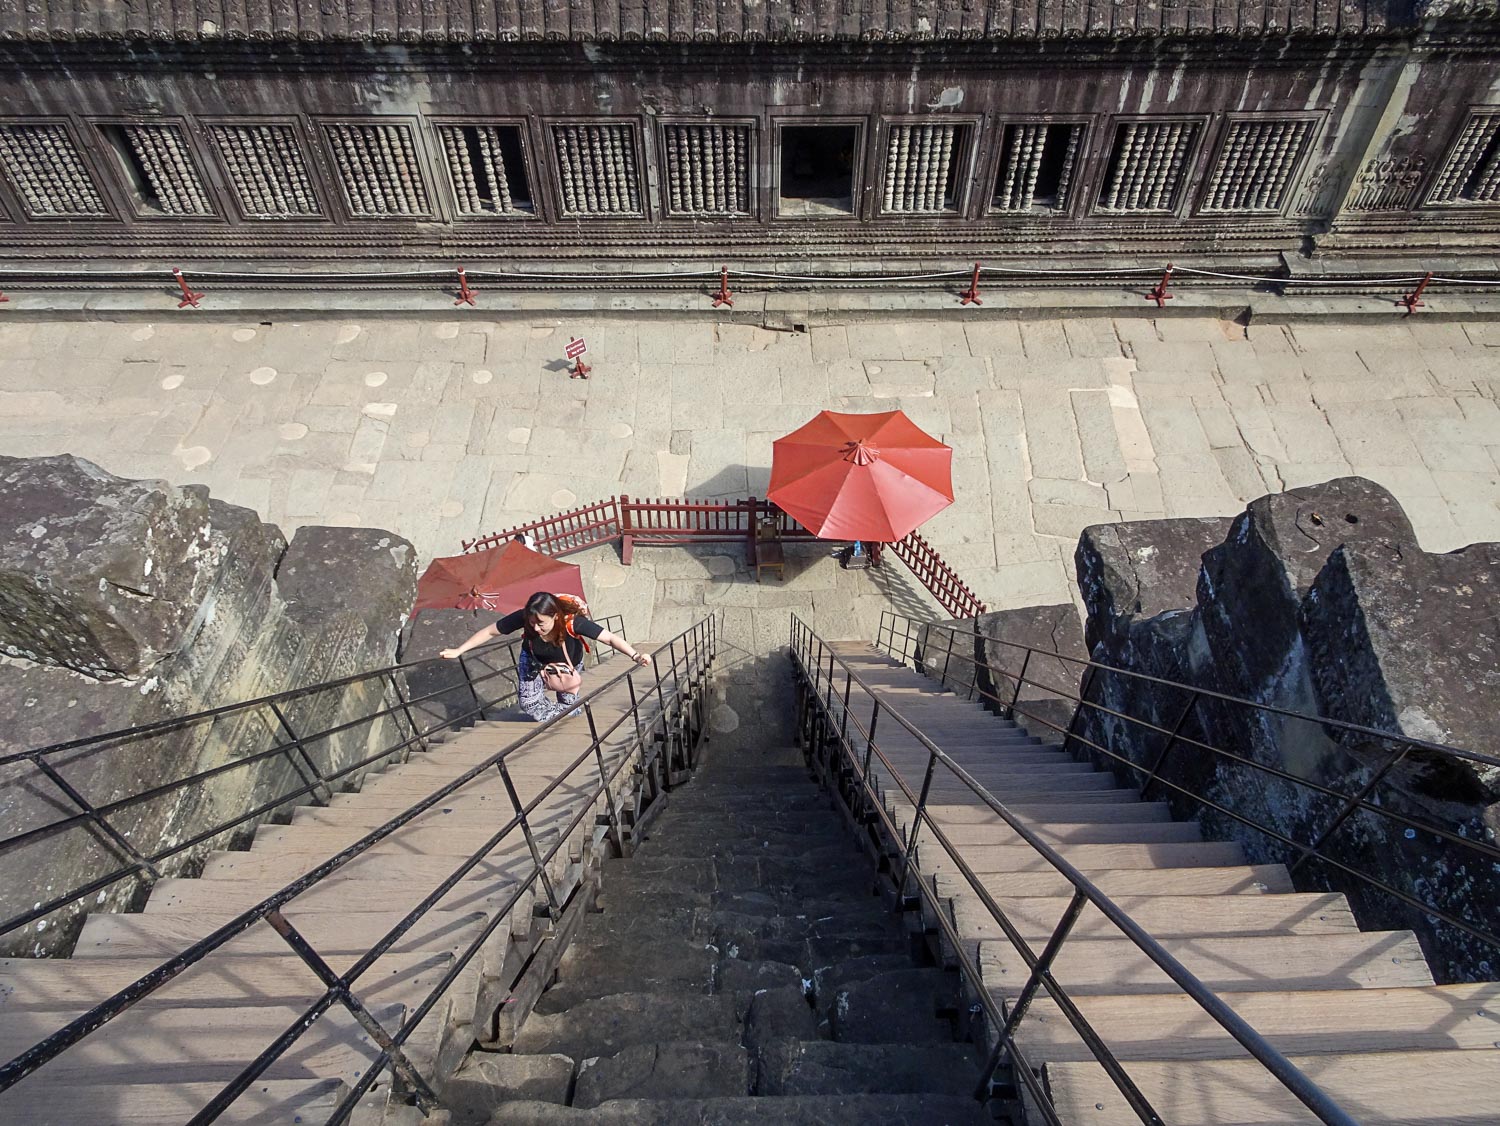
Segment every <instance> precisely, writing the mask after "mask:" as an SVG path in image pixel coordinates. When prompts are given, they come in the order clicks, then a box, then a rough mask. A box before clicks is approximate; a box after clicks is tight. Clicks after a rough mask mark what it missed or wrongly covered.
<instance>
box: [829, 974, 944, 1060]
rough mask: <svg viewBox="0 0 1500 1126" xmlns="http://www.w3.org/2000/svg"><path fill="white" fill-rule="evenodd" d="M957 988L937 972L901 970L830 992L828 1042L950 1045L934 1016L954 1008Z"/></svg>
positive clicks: (939, 1021)
mask: <svg viewBox="0 0 1500 1126" xmlns="http://www.w3.org/2000/svg"><path fill="white" fill-rule="evenodd" d="M956 991H957V983H956V981H955V979H954V977H953V976H952V975H950V974H947V973H945V972H943V971H942V970H935V969H906V970H893V971H892V972H890V973H884V974H878V975H876V976H875V977H870V978H866V979H865V980H863V981H857V982H850V983H848V984H846V985H842V986H840V987H839V988H838V989H836V990H834V993H833V1005H832V1006H831V1011H830V1018H831V1027H832V1031H833V1039H835V1040H841V1041H846V1042H849V1043H857V1044H908V1043H911V1044H928V1043H948V1042H951V1041H952V1040H953V1028H952V1025H951V1024H950V1023H949V1021H948V1020H947V1019H942V1018H940V1017H939V1015H938V1014H939V1012H940V1011H944V1010H951V1009H953V1008H954V1006H955V1005H956V1004H957V992H956Z"/></svg>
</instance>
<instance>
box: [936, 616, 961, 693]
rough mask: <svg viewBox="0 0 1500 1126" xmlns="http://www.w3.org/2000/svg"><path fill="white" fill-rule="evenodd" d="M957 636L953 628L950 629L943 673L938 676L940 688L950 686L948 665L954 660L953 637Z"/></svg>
mask: <svg viewBox="0 0 1500 1126" xmlns="http://www.w3.org/2000/svg"><path fill="white" fill-rule="evenodd" d="M956 636H957V635H956V634H955V633H954V631H953V630H951V629H950V630H949V631H948V652H947V654H946V655H945V656H944V657H943V675H942V676H940V677H938V687H940V688H947V687H948V666H949V664H951V663H952V661H953V639H954V637H956Z"/></svg>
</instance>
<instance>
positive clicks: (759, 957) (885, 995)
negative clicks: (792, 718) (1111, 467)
mask: <svg viewBox="0 0 1500 1126" xmlns="http://www.w3.org/2000/svg"><path fill="white" fill-rule="evenodd" d="M875 882H876V873H875V870H874V867H873V865H872V864H871V863H870V862H869V860H868V859H867V858H866V857H864V856H862V855H861V853H860V852H859V851H858V850H857V848H856V844H855V842H854V839H853V838H852V837H851V835H850V834H849V833H848V831H847V830H846V828H845V827H844V826H843V825H842V823H841V820H840V819H839V818H838V817H837V816H836V815H835V814H834V813H833V812H832V809H831V807H830V802H829V800H828V797H827V795H826V793H825V792H821V791H820V790H819V789H818V787H816V786H815V785H814V784H813V783H812V782H811V781H810V780H809V777H808V773H807V769H806V767H805V765H804V764H803V762H802V758H801V756H800V754H799V753H797V752H796V751H794V750H790V749H783V750H773V751H767V752H764V753H761V754H757V755H755V756H754V757H753V758H746V757H738V758H736V760H735V761H733V762H728V761H720V760H719V759H717V758H713V757H711V758H710V760H709V763H708V765H707V766H706V767H705V768H704V769H703V770H702V771H700V773H699V776H698V777H697V778H696V779H695V780H694V781H693V782H692V783H691V784H690V785H688V786H684V787H682V788H680V789H678V790H676V791H674V793H673V794H672V797H671V802H670V805H669V807H668V808H667V811H666V812H665V813H664V814H663V815H662V816H661V818H660V820H659V821H658V822H656V823H655V825H654V826H653V828H652V829H651V831H650V833H649V834H648V836H647V839H646V840H645V842H644V844H643V845H642V846H641V848H640V849H639V851H638V852H637V853H636V855H635V856H634V857H632V858H631V859H630V860H624V861H616V860H609V861H606V862H605V864H604V876H603V881H602V888H603V894H602V896H601V898H600V907H601V909H602V910H600V911H599V912H598V913H595V914H590V915H588V916H587V917H586V918H585V919H584V920H583V922H582V924H581V925H580V926H579V929H578V931H577V934H576V937H575V939H574V942H573V945H572V946H571V947H570V948H569V950H568V953H567V954H566V956H565V957H564V958H563V960H562V963H561V965H560V967H559V972H558V976H557V981H556V983H555V984H553V985H552V987H551V988H550V989H549V990H548V991H547V992H546V993H544V994H543V995H542V997H541V999H540V1001H539V1002H538V1004H537V1006H536V1011H535V1013H533V1015H531V1016H530V1017H529V1018H528V1019H527V1020H526V1021H525V1022H524V1023H523V1024H522V1025H521V1027H520V1029H519V1031H518V1032H517V1034H516V1037H515V1039H514V1042H513V1043H512V1045H511V1047H512V1049H513V1050H512V1052H511V1053H509V1054H498V1055H492V1056H488V1057H480V1056H475V1057H472V1058H471V1060H470V1063H471V1065H472V1068H471V1070H470V1072H469V1073H467V1074H464V1073H461V1075H460V1077H459V1078H460V1081H463V1080H464V1079H465V1078H468V1079H469V1081H470V1082H472V1084H473V1086H472V1088H471V1094H472V1097H473V1102H472V1103H471V1105H470V1106H468V1107H467V1108H463V1109H461V1110H460V1111H459V1121H460V1122H461V1123H462V1122H466V1121H468V1122H482V1121H484V1120H485V1115H487V1114H489V1113H491V1112H494V1113H495V1118H494V1121H495V1122H505V1123H514V1124H517V1126H527V1124H537V1126H542V1124H551V1123H571V1122H590V1123H618V1124H620V1126H625V1124H630V1126H676V1124H679V1123H681V1124H687V1123H701V1122H713V1123H723V1124H731V1123H739V1122H776V1123H784V1124H801V1123H805V1124H808V1126H813V1124H817V1126H825V1124H832V1123H890V1124H898V1123H910V1124H911V1126H918V1124H921V1126H932V1124H941V1123H954V1124H958V1123H970V1122H974V1123H979V1122H989V1121H992V1119H990V1118H989V1117H988V1116H987V1115H986V1114H985V1113H984V1111H983V1109H982V1107H981V1105H980V1104H979V1103H978V1102H976V1101H975V1100H974V1098H973V1091H974V1088H975V1086H976V1082H977V1077H978V1061H977V1060H976V1058H975V1056H974V1053H973V1047H972V1045H969V1044H963V1043H957V1042H955V1039H954V1032H955V1017H956V1015H957V1003H958V994H957V980H956V975H953V974H951V973H948V972H945V971H943V970H942V969H940V968H937V967H933V966H927V967H925V968H924V967H922V966H920V965H918V964H917V963H916V962H914V961H913V951H914V949H917V947H914V944H913V936H912V935H911V934H910V933H909V932H908V930H907V929H906V928H905V927H904V926H903V925H902V922H901V919H900V916H898V915H895V914H893V913H892V912H891V911H890V908H889V907H888V906H887V904H886V901H885V900H883V899H881V898H879V897H877V896H876V895H875ZM507 1093H509V1094H510V1095H511V1096H513V1097H512V1098H511V1099H509V1100H506V1101H501V1100H502V1099H504V1097H505V1095H506V1094H507ZM528 1094H529V1095H531V1096H532V1097H531V1098H530V1099H521V1098H516V1097H514V1096H524V1095H528ZM564 1104H567V1105H564Z"/></svg>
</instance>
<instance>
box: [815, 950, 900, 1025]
mask: <svg viewBox="0 0 1500 1126" xmlns="http://www.w3.org/2000/svg"><path fill="white" fill-rule="evenodd" d="M917 968H919V967H917V966H916V964H915V963H914V962H913V961H912V960H911V956H910V955H908V954H867V955H865V956H863V957H860V958H844V959H841V960H839V961H835V962H830V963H828V964H827V965H822V966H815V967H813V971H812V974H811V975H810V976H811V979H812V984H813V1001H814V1003H815V1004H816V1005H817V1007H818V1009H819V1010H820V1011H822V1012H827V1011H828V1009H829V1008H831V1007H832V1005H833V1000H834V996H835V995H836V994H837V992H838V990H839V989H841V988H843V987H844V986H846V985H854V984H857V983H858V982H861V981H869V980H870V978H872V977H879V976H880V975H881V974H888V973H896V972H898V971H901V970H911V969H917Z"/></svg>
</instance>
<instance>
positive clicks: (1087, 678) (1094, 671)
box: [1062, 664, 1099, 751]
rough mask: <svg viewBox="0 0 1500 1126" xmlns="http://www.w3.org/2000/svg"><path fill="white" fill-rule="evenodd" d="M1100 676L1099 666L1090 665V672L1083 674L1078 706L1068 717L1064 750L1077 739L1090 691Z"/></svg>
mask: <svg viewBox="0 0 1500 1126" xmlns="http://www.w3.org/2000/svg"><path fill="white" fill-rule="evenodd" d="M1098 674H1099V666H1098V665H1095V664H1090V665H1089V668H1088V671H1087V672H1086V673H1084V674H1083V684H1082V685H1081V686H1080V687H1079V689H1078V706H1077V707H1076V708H1074V709H1073V714H1072V715H1071V716H1069V717H1068V729H1067V730H1066V731H1064V732H1063V741H1062V749H1063V750H1065V751H1066V750H1067V749H1068V743H1069V741H1070V740H1072V739H1075V738H1077V732H1076V730H1075V729H1076V728H1077V726H1078V717H1079V716H1081V715H1082V714H1083V710H1084V708H1086V707H1088V706H1089V705H1090V702H1091V701H1090V700H1089V689H1090V688H1092V687H1094V678H1095V677H1096V676H1098Z"/></svg>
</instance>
